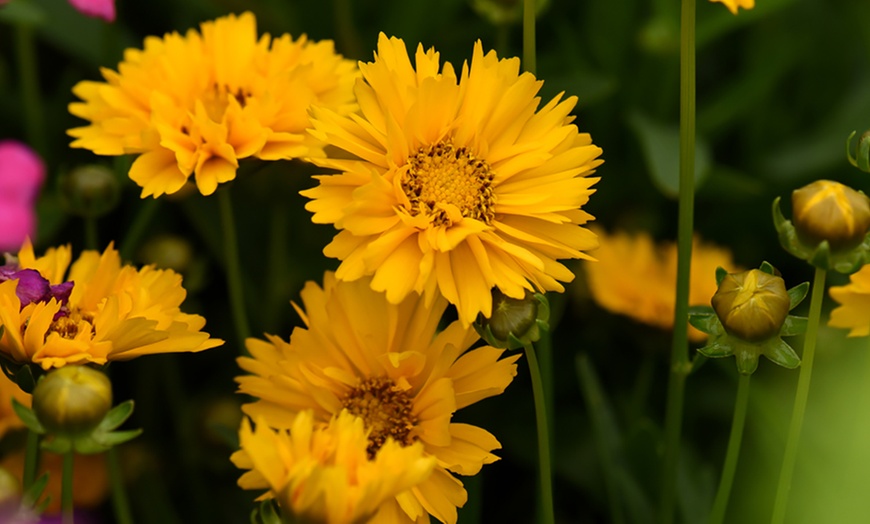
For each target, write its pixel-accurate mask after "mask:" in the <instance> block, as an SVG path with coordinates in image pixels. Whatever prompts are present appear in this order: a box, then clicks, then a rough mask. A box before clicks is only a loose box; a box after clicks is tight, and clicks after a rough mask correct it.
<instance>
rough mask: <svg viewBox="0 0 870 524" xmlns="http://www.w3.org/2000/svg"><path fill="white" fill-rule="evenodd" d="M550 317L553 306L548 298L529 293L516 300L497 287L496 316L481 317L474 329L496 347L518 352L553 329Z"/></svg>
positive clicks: (493, 314)
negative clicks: (542, 333) (550, 324)
mask: <svg viewBox="0 0 870 524" xmlns="http://www.w3.org/2000/svg"><path fill="white" fill-rule="evenodd" d="M549 318H550V306H549V304H548V303H547V299H546V298H545V297H544V295H541V294H540V293H531V292H530V291H526V295H525V296H524V297H523V298H521V299H516V298H511V297H509V296H507V295H505V294H504V293H502V292H501V290H499V289H498V288H493V290H492V315H490V317H489V318H485V317H484V316H483V315H480V316H478V318H477V321H476V322H475V323H474V328H475V329H476V330H477V332H478V333H479V334H480V336H481V338H483V339H484V340H485V341H486V342H487V343H489V344H490V345H492V346H495V347H499V348H509V349H518V348H521V347H523V346H524V345H525V344H531V343H532V342H537V341H538V340H539V339H540V338H541V330H542V329H543V330H546V329H549V326H548V324H547V321H548V320H549Z"/></svg>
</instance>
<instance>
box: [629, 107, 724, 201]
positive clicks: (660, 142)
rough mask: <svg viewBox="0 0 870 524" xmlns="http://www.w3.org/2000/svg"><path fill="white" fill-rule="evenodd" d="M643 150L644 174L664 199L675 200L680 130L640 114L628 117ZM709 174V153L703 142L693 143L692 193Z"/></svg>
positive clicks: (677, 191)
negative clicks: (693, 170) (646, 172)
mask: <svg viewBox="0 0 870 524" xmlns="http://www.w3.org/2000/svg"><path fill="white" fill-rule="evenodd" d="M628 123H629V125H630V127H631V128H632V129H633V130H634V132H635V135H636V136H637V138H638V140H639V141H640V144H641V148H642V149H643V153H644V159H645V160H646V165H647V170H648V171H649V173H650V175H651V176H652V181H653V183H654V184H655V185H656V187H658V189H659V191H661V192H662V194H664V195H665V196H667V197H670V198H676V197H677V195H679V192H680V130H679V128H678V127H677V126H669V125H664V124H659V123H657V122H653V121H652V120H650V119H648V118H647V117H645V116H643V115H641V114H640V113H633V114H631V115H629V117H628ZM709 172H710V150H709V147H708V146H707V144H706V142H704V141H703V139H701V137H697V138H696V139H695V189H696V190H697V189H698V188H699V187H700V186H701V184H702V183H703V181H704V178H705V177H706V176H707V175H708V174H709Z"/></svg>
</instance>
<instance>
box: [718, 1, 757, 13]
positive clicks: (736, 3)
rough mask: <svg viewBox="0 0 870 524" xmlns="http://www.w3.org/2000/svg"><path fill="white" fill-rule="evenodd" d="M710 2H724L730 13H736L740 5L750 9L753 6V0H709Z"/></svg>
mask: <svg viewBox="0 0 870 524" xmlns="http://www.w3.org/2000/svg"><path fill="white" fill-rule="evenodd" d="M710 1H711V2H720V3H722V4H725V7H727V8H728V10H729V11H731V14H734V15H736V14H737V9H738V8H740V7H742V8H743V9H752V8H753V7H755V0H710Z"/></svg>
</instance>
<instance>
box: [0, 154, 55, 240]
mask: <svg viewBox="0 0 870 524" xmlns="http://www.w3.org/2000/svg"><path fill="white" fill-rule="evenodd" d="M44 178H45V165H44V164H43V163H42V160H41V159H40V158H39V156H38V155H37V154H36V153H34V152H33V151H32V150H31V149H30V148H28V147H27V146H25V145H24V144H22V143H20V142H16V141H14V140H2V141H0V251H17V250H18V249H19V248H20V247H21V245H22V244H23V243H24V239H25V238H28V237H31V236H33V233H34V232H35V226H36V217H35V214H34V212H33V205H34V204H35V203H36V197H37V195H38V194H39V189H40V187H42V182H43V180H44Z"/></svg>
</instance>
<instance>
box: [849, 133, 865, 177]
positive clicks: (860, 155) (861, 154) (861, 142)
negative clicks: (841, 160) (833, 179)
mask: <svg viewBox="0 0 870 524" xmlns="http://www.w3.org/2000/svg"><path fill="white" fill-rule="evenodd" d="M856 134H858V133H857V131H852V134H851V135H849V138H847V139H846V158H848V159H849V163H850V164H852V165H853V166H855V167H857V168H858V169H860V170H861V171H864V172H865V173H870V131H864V132H863V133H862V134H861V136H860V137H859V138H858V148H857V149H856V150H855V156H852V139H853V138H855V135H856Z"/></svg>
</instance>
